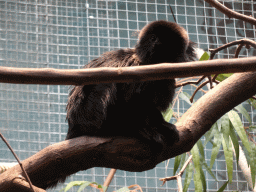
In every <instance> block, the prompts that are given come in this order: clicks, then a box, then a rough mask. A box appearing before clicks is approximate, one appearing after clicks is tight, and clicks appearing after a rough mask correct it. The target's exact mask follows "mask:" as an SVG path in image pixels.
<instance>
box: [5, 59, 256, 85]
mask: <svg viewBox="0 0 256 192" xmlns="http://www.w3.org/2000/svg"><path fill="white" fill-rule="evenodd" d="M245 71H256V58H255V57H249V58H240V59H216V60H211V61H194V62H187V63H172V64H167V63H164V64H155V65H147V66H137V67H121V68H111V67H106V68H90V69H73V70H68V69H51V68H41V69H38V68H12V67H0V82H3V83H18V84H21V83H22V84H49V85H88V84H98V83H110V82H135V81H146V80H160V79H173V78H180V77H192V76H198V75H211V74H216V73H235V72H245Z"/></svg>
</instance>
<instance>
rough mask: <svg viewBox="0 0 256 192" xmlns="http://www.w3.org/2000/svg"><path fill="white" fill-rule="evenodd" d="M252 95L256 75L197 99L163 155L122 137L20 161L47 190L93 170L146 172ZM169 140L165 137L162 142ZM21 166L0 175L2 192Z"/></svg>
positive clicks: (67, 144) (77, 143)
mask: <svg viewBox="0 0 256 192" xmlns="http://www.w3.org/2000/svg"><path fill="white" fill-rule="evenodd" d="M255 94H256V72H248V73H239V74H234V75H232V76H231V77H229V78H228V79H226V80H224V81H223V82H221V83H220V84H219V85H217V86H216V87H214V88H213V89H211V90H210V91H209V92H208V93H207V94H205V95H204V96H203V97H201V98H200V99H199V100H198V101H197V102H196V103H195V104H194V105H193V106H192V107H191V108H190V109H189V110H188V111H187V112H186V113H185V114H184V115H183V116H182V117H181V118H180V119H179V120H178V122H177V123H176V124H175V125H176V127H177V129H178V131H179V137H180V141H179V142H178V143H175V144H174V145H173V146H164V147H163V149H159V150H158V149H157V148H155V146H154V147H152V148H150V147H149V146H148V145H147V144H145V143H142V142H141V141H139V140H136V139H132V138H124V137H115V138H97V137H89V136H84V137H79V138H75V139H71V140H68V141H63V142H60V143H56V144H54V145H51V146H48V147H47V148H45V149H43V150H41V151H40V152H38V153H36V154H35V155H33V156H31V157H29V158H28V159H26V160H24V161H22V164H23V166H24V168H25V170H26V172H27V173H28V175H29V177H30V179H31V182H32V184H33V185H34V186H37V187H40V188H42V189H45V188H47V187H48V186H49V185H50V184H51V182H55V181H56V180H57V179H58V178H60V177H63V176H66V175H69V174H73V173H76V172H78V171H80V170H86V169H89V168H92V167H108V168H115V169H121V170H126V171H137V172H140V171H146V170H149V169H152V168H154V167H155V166H156V165H157V164H158V163H161V162H162V161H164V160H166V159H169V158H172V157H175V156H177V155H180V154H182V153H184V152H187V151H189V150H190V149H191V148H192V147H193V145H194V144H195V143H196V142H197V140H198V139H200V138H201V137H202V135H204V134H205V132H206V131H208V130H209V129H210V128H211V126H212V124H213V123H215V122H216V120H217V119H219V118H220V117H221V116H222V115H224V114H225V113H226V112H228V111H229V110H231V109H232V108H234V107H235V106H237V105H238V104H240V103H241V102H243V101H245V100H247V99H248V98H250V97H251V96H252V95H255ZM166 137H168V136H166ZM22 174H23V172H22V170H21V168H20V166H19V165H17V166H14V167H12V168H10V169H8V170H7V171H6V172H4V173H3V174H1V175H0V191H6V190H7V189H8V190H9V191H12V189H13V188H12V187H13V179H14V178H17V177H18V175H22Z"/></svg>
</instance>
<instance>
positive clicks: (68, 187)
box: [64, 181, 95, 192]
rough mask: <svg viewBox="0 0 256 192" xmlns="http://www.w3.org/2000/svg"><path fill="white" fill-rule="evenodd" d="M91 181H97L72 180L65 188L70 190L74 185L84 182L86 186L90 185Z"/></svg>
mask: <svg viewBox="0 0 256 192" xmlns="http://www.w3.org/2000/svg"><path fill="white" fill-rule="evenodd" d="M91 183H95V182H90V181H72V182H70V183H69V184H67V186H66V187H65V188H64V192H66V191H68V190H69V189H71V188H72V187H73V186H79V185H83V184H86V186H88V185H90V184H91Z"/></svg>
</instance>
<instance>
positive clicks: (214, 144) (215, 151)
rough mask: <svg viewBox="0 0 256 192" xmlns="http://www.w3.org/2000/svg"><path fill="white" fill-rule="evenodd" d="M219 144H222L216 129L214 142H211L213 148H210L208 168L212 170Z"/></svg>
mask: <svg viewBox="0 0 256 192" xmlns="http://www.w3.org/2000/svg"><path fill="white" fill-rule="evenodd" d="M221 142H222V137H221V134H220V132H219V131H218V129H215V136H214V141H213V146H212V154H211V162H210V168H212V166H213V164H214V162H215V159H216V158H217V155H218V153H219V150H220V146H221Z"/></svg>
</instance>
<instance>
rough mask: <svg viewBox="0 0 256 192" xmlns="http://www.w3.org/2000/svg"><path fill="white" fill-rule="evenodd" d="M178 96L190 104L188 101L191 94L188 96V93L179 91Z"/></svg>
mask: <svg viewBox="0 0 256 192" xmlns="http://www.w3.org/2000/svg"><path fill="white" fill-rule="evenodd" d="M179 97H180V98H181V99H183V100H184V101H186V102H187V103H188V104H189V105H192V103H191V102H190V98H191V96H190V95H189V94H188V93H186V92H181V93H180V94H179Z"/></svg>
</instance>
